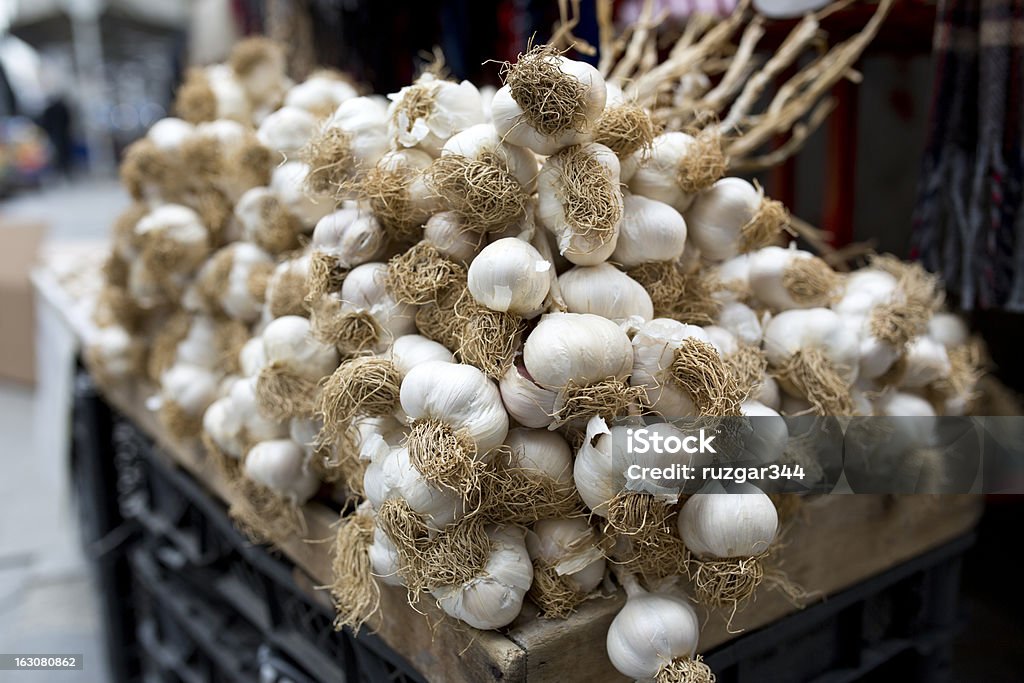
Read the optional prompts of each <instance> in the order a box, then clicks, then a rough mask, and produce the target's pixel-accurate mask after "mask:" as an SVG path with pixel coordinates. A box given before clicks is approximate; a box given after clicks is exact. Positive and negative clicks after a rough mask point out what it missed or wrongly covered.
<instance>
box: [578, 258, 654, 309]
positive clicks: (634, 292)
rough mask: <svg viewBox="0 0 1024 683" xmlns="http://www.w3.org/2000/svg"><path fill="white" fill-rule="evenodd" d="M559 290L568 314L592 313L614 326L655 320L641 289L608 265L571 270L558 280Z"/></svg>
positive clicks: (647, 295) (624, 274)
mask: <svg viewBox="0 0 1024 683" xmlns="http://www.w3.org/2000/svg"><path fill="white" fill-rule="evenodd" d="M558 288H559V290H561V292H562V298H563V299H564V300H565V305H566V310H568V311H569V312H570V313H593V314H594V315H599V316H602V317H604V318H608V319H609V320H613V321H615V322H617V323H621V322H622V321H624V320H626V319H627V318H631V317H639V318H641V319H643V320H650V319H651V318H653V317H654V304H653V303H652V302H651V295H650V294H648V293H647V290H646V289H644V287H643V285H641V284H640V283H639V282H637V281H636V280H634V279H633V278H631V277H630V276H629V275H627V274H626V273H623V272H622V271H621V270H619V269H618V268H616V267H615V266H613V265H612V264H610V263H602V264H599V265H596V266H576V267H575V268H571V269H570V270H568V271H566V272H565V273H563V274H562V275H560V276H559V277H558Z"/></svg>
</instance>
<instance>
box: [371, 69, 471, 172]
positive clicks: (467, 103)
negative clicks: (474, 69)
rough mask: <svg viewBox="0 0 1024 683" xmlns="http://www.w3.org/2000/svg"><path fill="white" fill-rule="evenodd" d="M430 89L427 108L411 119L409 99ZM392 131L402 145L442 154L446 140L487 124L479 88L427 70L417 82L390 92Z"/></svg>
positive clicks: (389, 113) (429, 152)
mask: <svg viewBox="0 0 1024 683" xmlns="http://www.w3.org/2000/svg"><path fill="white" fill-rule="evenodd" d="M424 91H429V92H430V95H429V98H430V100H431V102H430V105H429V108H428V111H427V112H426V113H425V114H424V115H423V116H420V117H418V118H416V119H415V120H410V118H409V111H408V105H407V103H406V99H407V98H410V97H416V96H418V95H419V94H420V93H422V92H424ZM388 99H389V100H391V106H390V107H388V121H389V126H390V127H389V133H390V134H391V136H392V138H393V139H394V140H395V141H397V142H398V144H399V145H401V146H402V147H416V148H418V149H422V150H423V151H424V152H427V153H428V154H430V155H431V156H434V157H436V156H439V155H440V154H441V148H442V147H444V143H445V142H447V141H448V139H449V138H450V137H451V136H452V135H455V134H456V133H459V132H462V131H464V130H466V129H467V128H469V127H470V126H475V125H477V124H481V123H484V110H483V103H482V101H481V99H480V91H479V90H477V89H476V86H475V85H473V84H472V83H470V82H469V81H462V82H461V83H453V82H452V81H446V80H442V79H439V78H437V77H436V76H435V75H434V74H432V73H429V72H428V73H424V74H422V75H421V76H420V77H419V78H417V79H416V82H415V83H413V84H412V85H410V86H406V87H404V88H402V89H401V90H399V91H398V92H397V93H392V94H390V95H388Z"/></svg>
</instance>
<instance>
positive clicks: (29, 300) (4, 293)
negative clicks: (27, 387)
mask: <svg viewBox="0 0 1024 683" xmlns="http://www.w3.org/2000/svg"><path fill="white" fill-rule="evenodd" d="M45 235H46V226H45V225H44V224H42V223H39V222H35V221H28V220H15V219H8V218H4V217H3V216H0V380H4V379H12V380H15V381H18V382H23V383H25V384H33V383H34V382H35V374H36V373H35V369H36V365H35V364H36V361H35V329H36V324H35V302H34V299H33V294H32V285H31V283H30V282H29V273H30V272H31V271H32V268H33V266H35V264H36V258H37V256H38V254H39V245H40V244H41V243H42V241H43V238H44V237H45Z"/></svg>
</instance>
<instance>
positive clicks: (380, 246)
mask: <svg viewBox="0 0 1024 683" xmlns="http://www.w3.org/2000/svg"><path fill="white" fill-rule="evenodd" d="M385 242H386V239H385V235H384V232H383V231H382V230H381V228H380V224H379V223H378V222H377V219H376V218H374V216H373V214H372V213H370V212H369V211H367V210H365V209H363V208H361V207H360V206H359V205H358V204H355V203H354V202H345V204H344V205H343V206H342V208H341V209H339V210H337V211H335V212H333V213H329V214H327V215H326V216H324V217H323V218H321V219H320V220H319V221H318V222H317V224H316V228H315V229H314V230H313V240H312V247H313V250H314V252H319V253H321V254H326V255H328V256H331V257H332V258H333V259H334V260H335V263H336V264H337V266H339V267H341V268H354V267H356V266H358V265H360V264H363V263H367V262H368V261H372V260H373V259H375V258H377V257H378V256H380V254H381V253H382V252H383V250H384V246H385Z"/></svg>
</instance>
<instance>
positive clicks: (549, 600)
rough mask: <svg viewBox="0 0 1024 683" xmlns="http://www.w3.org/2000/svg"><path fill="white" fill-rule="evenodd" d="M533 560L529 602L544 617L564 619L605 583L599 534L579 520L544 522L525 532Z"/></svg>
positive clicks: (585, 522)
mask: <svg viewBox="0 0 1024 683" xmlns="http://www.w3.org/2000/svg"><path fill="white" fill-rule="evenodd" d="M526 549H527V550H528V551H529V552H530V559H531V560H532V561H533V584H532V585H531V586H530V593H529V595H530V599H531V600H533V602H534V603H536V604H537V606H538V607H540V608H541V612H542V613H543V615H544V616H545V617H548V618H554V619H565V618H566V617H568V616H569V615H570V614H572V613H573V611H575V609H576V607H577V606H578V605H579V604H580V603H582V602H583V601H584V600H586V599H587V597H588V596H589V595H590V593H591V592H593V591H594V590H596V589H597V587H598V586H599V585H600V584H601V582H602V581H603V580H604V572H605V560H604V555H603V554H602V553H601V550H600V548H598V547H597V534H595V533H594V530H593V529H592V528H591V526H590V525H589V524H588V523H587V521H586V520H585V519H583V518H580V517H574V518H571V519H542V520H540V521H539V522H537V523H536V524H534V525H533V528H532V529H531V530H530V531H528V532H527V533H526Z"/></svg>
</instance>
